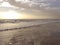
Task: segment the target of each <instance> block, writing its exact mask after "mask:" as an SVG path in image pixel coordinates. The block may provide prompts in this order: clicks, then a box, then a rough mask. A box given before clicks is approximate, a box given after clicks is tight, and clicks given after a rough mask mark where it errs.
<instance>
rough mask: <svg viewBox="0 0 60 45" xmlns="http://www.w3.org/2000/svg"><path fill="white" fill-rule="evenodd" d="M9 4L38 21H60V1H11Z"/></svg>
mask: <svg viewBox="0 0 60 45" xmlns="http://www.w3.org/2000/svg"><path fill="white" fill-rule="evenodd" d="M9 3H10V4H11V5H12V6H16V7H19V8H20V9H21V10H23V11H24V12H26V13H28V14H31V15H33V16H35V18H38V19H40V18H50V19H52V18H53V19H56V18H57V19H60V0H9Z"/></svg>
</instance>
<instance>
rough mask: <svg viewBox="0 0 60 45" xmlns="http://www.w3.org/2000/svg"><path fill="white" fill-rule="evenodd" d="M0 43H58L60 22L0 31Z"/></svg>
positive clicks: (16, 44)
mask: <svg viewBox="0 0 60 45" xmlns="http://www.w3.org/2000/svg"><path fill="white" fill-rule="evenodd" d="M0 45H60V22H55V23H47V24H41V25H37V26H31V27H28V28H22V29H16V30H8V31H3V32H0Z"/></svg>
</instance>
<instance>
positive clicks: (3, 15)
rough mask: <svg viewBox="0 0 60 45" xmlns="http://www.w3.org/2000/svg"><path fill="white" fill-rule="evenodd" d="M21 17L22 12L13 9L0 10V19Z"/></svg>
mask: <svg viewBox="0 0 60 45" xmlns="http://www.w3.org/2000/svg"><path fill="white" fill-rule="evenodd" d="M19 18H22V14H20V13H18V12H15V11H8V12H0V19H19Z"/></svg>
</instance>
